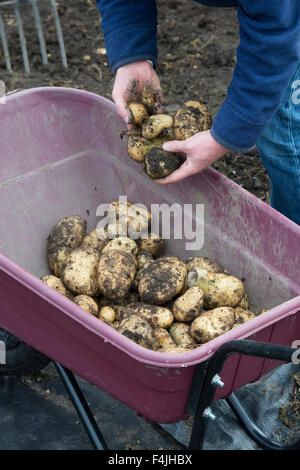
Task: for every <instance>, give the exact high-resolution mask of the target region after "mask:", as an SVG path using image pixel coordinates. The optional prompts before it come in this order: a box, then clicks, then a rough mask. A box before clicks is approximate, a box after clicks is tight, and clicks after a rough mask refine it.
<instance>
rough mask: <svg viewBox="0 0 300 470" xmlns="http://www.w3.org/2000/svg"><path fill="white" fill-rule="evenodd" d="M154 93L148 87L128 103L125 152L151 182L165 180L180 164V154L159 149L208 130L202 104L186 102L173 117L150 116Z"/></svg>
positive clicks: (205, 111)
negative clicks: (129, 128)
mask: <svg viewBox="0 0 300 470" xmlns="http://www.w3.org/2000/svg"><path fill="white" fill-rule="evenodd" d="M155 99H156V98H155V93H154V91H153V90H151V89H149V88H144V89H143V91H142V92H141V96H140V101H139V102H137V101H131V102H130V103H129V104H128V108H129V111H130V113H131V123H132V127H133V128H132V129H131V130H130V131H128V132H125V133H122V134H121V136H123V135H124V134H127V135H128V143H127V150H128V153H129V155H130V157H131V158H132V159H133V160H135V161H136V162H138V163H142V164H143V165H144V170H145V172H146V173H147V175H148V176H149V177H150V178H151V179H158V178H165V177H166V176H168V175H170V174H171V173H173V171H175V170H177V169H178V168H179V167H180V166H181V164H182V163H183V159H182V157H181V155H179V154H177V153H170V152H166V151H164V150H163V149H162V145H163V143H164V142H167V141H169V140H174V139H176V140H185V139H188V138H189V137H192V136H193V135H194V134H196V133H197V132H200V131H204V130H207V129H209V128H210V127H211V123H212V120H211V116H210V113H209V111H208V109H207V107H206V105H205V104H203V103H200V102H198V101H187V102H186V103H184V105H183V106H181V107H180V108H179V109H178V110H177V111H176V113H175V115H174V116H171V115H168V114H153V110H154V105H155Z"/></svg>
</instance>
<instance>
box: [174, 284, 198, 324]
mask: <svg viewBox="0 0 300 470" xmlns="http://www.w3.org/2000/svg"><path fill="white" fill-rule="evenodd" d="M203 300H204V295H203V291H202V289H200V287H197V286H194V287H190V289H188V290H187V291H186V292H185V293H184V294H183V295H181V296H180V297H178V298H177V299H176V300H175V302H174V304H173V309H172V312H173V315H174V318H175V320H176V321H179V322H183V323H188V322H191V321H193V320H195V318H197V317H199V315H200V314H201V313H202V308H203Z"/></svg>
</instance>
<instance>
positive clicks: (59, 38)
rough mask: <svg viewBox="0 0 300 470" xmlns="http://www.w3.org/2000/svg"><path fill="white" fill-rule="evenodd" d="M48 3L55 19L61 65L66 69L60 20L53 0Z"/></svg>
mask: <svg viewBox="0 0 300 470" xmlns="http://www.w3.org/2000/svg"><path fill="white" fill-rule="evenodd" d="M50 4H51V6H52V10H53V16H54V21H55V26H56V32H57V38H58V43H59V48H60V55H61V59H62V64H63V67H64V68H66V69H67V68H68V63H67V56H66V50H65V44H64V38H63V34H62V30H61V25H60V21H59V16H58V12H57V7H56V2H55V0H50Z"/></svg>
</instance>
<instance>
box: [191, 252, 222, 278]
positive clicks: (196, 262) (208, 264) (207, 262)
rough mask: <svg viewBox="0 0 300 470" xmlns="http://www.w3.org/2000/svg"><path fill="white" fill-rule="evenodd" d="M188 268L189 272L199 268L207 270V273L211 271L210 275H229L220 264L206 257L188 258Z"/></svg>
mask: <svg viewBox="0 0 300 470" xmlns="http://www.w3.org/2000/svg"><path fill="white" fill-rule="evenodd" d="M186 266H187V270H188V272H189V271H191V269H193V268H199V269H206V271H209V272H210V273H223V274H229V272H228V271H227V270H226V269H224V268H222V266H220V265H219V264H218V263H216V262H215V261H213V260H212V259H210V258H207V257H205V256H193V257H190V258H188V259H187V260H186Z"/></svg>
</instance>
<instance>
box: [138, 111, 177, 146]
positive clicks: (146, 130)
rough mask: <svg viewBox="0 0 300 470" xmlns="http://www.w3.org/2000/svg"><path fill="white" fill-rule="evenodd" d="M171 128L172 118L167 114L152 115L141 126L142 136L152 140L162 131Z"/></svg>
mask: <svg viewBox="0 0 300 470" xmlns="http://www.w3.org/2000/svg"><path fill="white" fill-rule="evenodd" d="M172 127H173V116H169V115H168V114H154V115H153V116H150V117H149V118H148V119H146V120H145V121H144V122H143V124H142V136H143V137H144V139H148V140H152V139H155V138H156V137H158V136H159V135H160V134H161V132H162V131H163V130H164V129H170V128H172Z"/></svg>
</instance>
